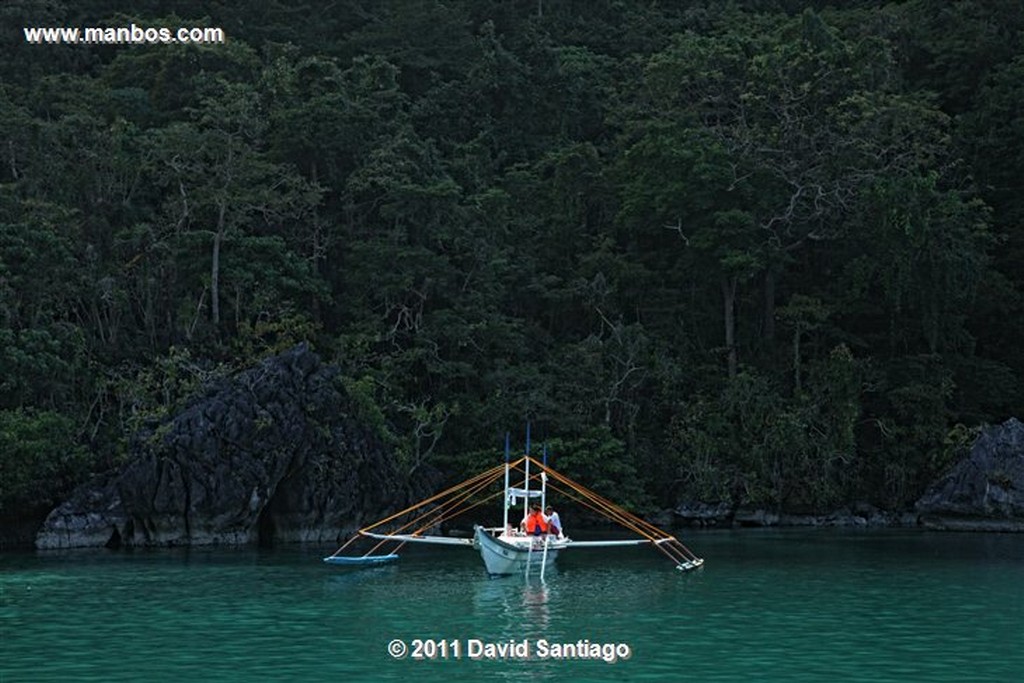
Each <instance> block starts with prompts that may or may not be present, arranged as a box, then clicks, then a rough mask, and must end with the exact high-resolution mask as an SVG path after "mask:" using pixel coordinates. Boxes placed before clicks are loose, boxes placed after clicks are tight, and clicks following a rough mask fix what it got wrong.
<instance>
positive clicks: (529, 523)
mask: <svg viewBox="0 0 1024 683" xmlns="http://www.w3.org/2000/svg"><path fill="white" fill-rule="evenodd" d="M523 529H524V530H525V531H526V533H527V534H530V535H532V536H540V535H541V534H546V533H547V531H548V522H547V520H546V519H545V518H544V513H542V512H541V511H540V505H537V504H536V503H534V505H533V506H532V507H531V508H530V514H529V515H528V516H527V517H526V519H524V520H523Z"/></svg>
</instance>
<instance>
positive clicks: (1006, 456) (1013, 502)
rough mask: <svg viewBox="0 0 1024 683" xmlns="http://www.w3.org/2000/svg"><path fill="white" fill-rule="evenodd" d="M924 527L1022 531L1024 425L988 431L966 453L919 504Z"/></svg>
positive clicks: (1011, 421) (1010, 424) (1008, 423)
mask: <svg viewBox="0 0 1024 683" xmlns="http://www.w3.org/2000/svg"><path fill="white" fill-rule="evenodd" d="M916 509H917V512H918V514H919V515H920V519H921V524H922V525H923V526H926V527H929V528H934V529H950V530H978V531H1024V424H1021V422H1020V421H1019V420H1017V419H1016V418H1011V419H1009V420H1007V421H1006V422H1004V423H1003V424H1001V425H998V426H995V427H989V428H988V429H986V430H985V431H983V432H982V434H981V435H980V436H979V437H978V439H977V440H976V441H975V442H974V445H973V446H972V447H971V452H970V454H969V455H968V456H967V457H966V458H965V459H964V460H962V461H960V462H959V463H957V464H956V465H955V466H954V467H953V468H952V469H951V470H950V471H949V472H948V473H947V474H946V475H945V476H944V477H942V478H941V479H939V480H938V481H937V482H935V483H934V484H932V486H931V487H929V488H928V490H927V491H925V494H924V495H923V496H921V498H920V499H919V500H918V501H917V504H916Z"/></svg>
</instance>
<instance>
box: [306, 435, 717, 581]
mask: <svg viewBox="0 0 1024 683" xmlns="http://www.w3.org/2000/svg"><path fill="white" fill-rule="evenodd" d="M528 453H529V431H527V455H525V456H523V457H521V458H520V459H518V460H516V461H515V462H512V463H510V462H509V458H508V436H507V435H506V441H505V463H504V464H503V465H498V466H496V467H493V468H491V469H489V470H487V471H485V472H481V473H480V474H478V475H476V476H475V477H471V478H469V479H467V480H466V481H464V482H462V483H460V484H457V485H455V486H453V487H451V488H448V489H446V490H444V491H441V492H440V493H437V494H435V495H433V496H431V497H430V498H427V499H425V500H423V501H421V502H419V503H417V504H416V505H413V506H411V507H408V508H406V509H404V510H401V511H399V512H396V513H395V514H393V515H391V516H390V517H387V518H385V519H382V520H380V521H378V522H375V523H373V524H371V525H369V526H367V527H364V528H362V529H360V530H359V531H358V532H357V533H356V534H355V535H353V536H352V538H350V539H349V540H348V541H347V542H346V543H345V544H344V545H343V546H341V547H340V548H338V550H337V551H336V552H335V553H334V554H333V555H331V556H329V557H325V558H324V562H327V563H329V564H337V565H348V566H360V565H379V564H383V563H386V562H393V561H395V560H397V559H398V554H397V553H398V550H399V549H400V548H401V547H402V546H403V545H405V544H406V543H431V544H435V545H448V546H462V547H466V548H474V549H476V550H478V551H479V552H480V554H481V556H482V557H483V560H484V564H485V565H486V567H487V571H488V572H490V573H491V574H499V575H500V574H514V573H518V572H525V573H527V574H529V572H530V568H531V567H537V568H539V570H540V574H541V577H543V576H544V570H545V568H546V567H547V566H548V565H549V564H551V563H553V562H554V561H555V559H556V558H557V557H558V554H559V553H560V552H562V551H564V550H569V549H572V548H610V547H618V546H638V545H651V546H653V547H654V548H656V549H657V550H659V551H660V552H661V553H663V554H664V555H665V556H667V557H668V558H669V559H671V560H672V561H673V563H674V564H675V566H676V568H677V569H679V570H681V571H687V570H690V569H696V568H698V567H700V566H702V565H703V564H704V560H703V559H702V558H699V557H697V556H696V555H694V554H693V552H691V551H690V549H689V548H687V547H686V546H685V545H683V544H682V543H681V542H680V541H679V539H677V538H676V537H675V536H673V535H671V534H669V533H667V532H665V531H662V530H661V529H659V528H658V527H656V526H654V525H653V524H651V523H650V522H648V521H646V520H644V519H642V518H640V517H638V516H636V515H634V514H633V513H631V512H629V511H627V510H625V509H623V508H622V507H620V506H618V505H616V504H614V503H612V502H611V501H609V500H608V499H606V498H604V497H602V496H600V495H599V494H597V493H595V492H593V491H591V490H590V489H587V488H586V487H584V486H582V485H581V484H578V483H576V482H575V481H573V480H571V479H569V478H568V477H566V476H565V475H563V474H560V473H559V472H557V471H555V470H554V469H552V468H550V467H548V466H547V464H546V460H547V458H546V457H545V462H539V461H537V460H535V459H534V458H532V457H530V455H529V454H528ZM531 466H532V467H533V468H534V471H533V473H531V471H530V470H531ZM512 474H516V475H519V474H522V475H523V478H522V480H521V485H517V486H510V485H509V479H510V477H511V475H512ZM502 478H504V487H503V489H499V490H497V491H493V492H491V493H488V490H490V489H491V487H492V485H493V484H495V483H496V482H498V481H499V480H500V479H502ZM538 481H539V482H540V486H539V487H535V488H533V489H532V490H531V486H530V484H531V483H535V482H538ZM548 489H551V490H553V491H556V492H558V493H560V494H561V495H562V496H564V497H565V498H566V499H568V500H570V501H573V502H574V503H576V504H578V505H580V506H582V507H585V508H587V509H589V510H591V511H593V512H596V513H598V514H600V515H601V516H603V517H605V518H607V519H609V520H611V521H613V522H616V523H617V524H618V525H620V526H621V527H624V528H625V529H627V530H629V531H632V532H633V533H635V534H636V535H637V536H638V538H634V539H628V540H623V539H609V540H596V541H574V540H572V539H570V538H568V537H566V536H565V535H563V534H562V533H561V530H559V533H558V534H557V535H555V534H547V533H540V534H539V535H538V534H536V533H535V534H527V533H526V526H527V525H526V521H527V516H528V514H529V512H530V506H531V504H536V503H535V502H533V501H534V499H536V498H540V504H541V507H542V508H543V505H544V502H545V501H546V498H547V493H548ZM497 496H503V498H502V500H503V508H504V514H503V519H502V522H503V524H502V526H499V527H483V526H479V525H478V526H475V527H474V533H473V537H472V538H456V537H450V536H440V535H436V534H431V533H428V532H429V531H430V530H432V529H435V528H437V527H439V525H440V524H441V523H442V522H444V521H446V520H449V519H451V518H453V517H455V516H457V515H461V514H464V513H465V512H467V511H469V510H471V509H473V508H475V507H477V506H479V505H482V504H484V503H487V502H489V501H491V500H493V499H494V498H496V497H497ZM520 500H521V501H522V514H523V517H522V523H521V524H515V525H513V524H512V523H510V521H509V514H510V513H511V512H513V508H516V507H517V506H518V504H519V501H520ZM385 525H398V526H397V528H395V529H393V530H390V531H388V532H384V531H383V530H382V527H385ZM360 538H362V539H372V540H375V541H377V543H376V545H374V546H373V547H372V548H371V549H370V550H368V551H367V552H366V553H365V554H363V555H361V556H358V555H357V556H353V555H343V554H342V553H343V551H344V550H345V549H346V548H348V547H349V546H350V545H351V544H352V543H353V542H355V541H356V540H357V539H360Z"/></svg>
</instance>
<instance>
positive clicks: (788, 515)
mask: <svg viewBox="0 0 1024 683" xmlns="http://www.w3.org/2000/svg"><path fill="white" fill-rule="evenodd" d="M673 512H674V514H675V518H676V521H677V522H678V523H681V524H683V525H686V526H695V527H773V526H785V527H789V526H806V527H893V526H917V515H913V514H911V515H907V514H904V515H900V514H898V513H895V512H886V511H884V510H879V509H878V508H876V507H875V506H873V505H871V504H870V503H856V504H855V505H853V506H851V507H841V508H839V509H837V510H833V511H832V512H828V513H823V514H812V513H803V514H800V513H794V512H778V511H775V510H769V509H766V508H763V507H755V506H746V505H740V506H736V505H731V504H729V503H726V502H718V503H700V502H688V503H681V504H679V505H678V506H677V507H676V508H675V510H674V511H673Z"/></svg>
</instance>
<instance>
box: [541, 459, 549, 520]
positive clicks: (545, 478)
mask: <svg viewBox="0 0 1024 683" xmlns="http://www.w3.org/2000/svg"><path fill="white" fill-rule="evenodd" d="M547 466H548V445H547V444H544V467H547ZM547 493H548V473H547V472H543V471H542V472H541V473H540V511H541V512H542V513H547V509H548V508H547V503H546V498H547Z"/></svg>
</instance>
